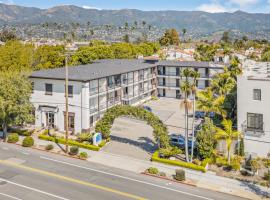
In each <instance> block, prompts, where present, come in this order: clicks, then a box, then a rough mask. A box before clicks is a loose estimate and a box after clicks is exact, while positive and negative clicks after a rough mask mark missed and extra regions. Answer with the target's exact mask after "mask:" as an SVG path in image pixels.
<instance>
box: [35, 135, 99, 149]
mask: <svg viewBox="0 0 270 200" xmlns="http://www.w3.org/2000/svg"><path fill="white" fill-rule="evenodd" d="M38 138H39V139H40V140H46V141H52V142H55V143H59V144H66V140H65V139H63V138H59V137H50V136H48V135H42V134H41V135H39V136H38ZM68 145H71V146H77V147H80V148H83V149H88V150H92V151H99V150H100V147H98V146H94V145H91V144H84V143H80V142H77V141H75V140H70V139H69V140H68Z"/></svg>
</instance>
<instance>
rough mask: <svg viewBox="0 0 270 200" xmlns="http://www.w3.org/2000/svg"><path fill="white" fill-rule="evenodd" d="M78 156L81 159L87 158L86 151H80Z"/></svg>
mask: <svg viewBox="0 0 270 200" xmlns="http://www.w3.org/2000/svg"><path fill="white" fill-rule="evenodd" d="M79 157H80V158H81V159H87V158H88V154H87V153H86V152H81V153H80V154H79Z"/></svg>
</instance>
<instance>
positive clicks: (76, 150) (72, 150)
mask: <svg viewBox="0 0 270 200" xmlns="http://www.w3.org/2000/svg"><path fill="white" fill-rule="evenodd" d="M78 153H79V147H77V146H72V147H70V149H69V154H70V155H72V156H75V155H77V154H78Z"/></svg>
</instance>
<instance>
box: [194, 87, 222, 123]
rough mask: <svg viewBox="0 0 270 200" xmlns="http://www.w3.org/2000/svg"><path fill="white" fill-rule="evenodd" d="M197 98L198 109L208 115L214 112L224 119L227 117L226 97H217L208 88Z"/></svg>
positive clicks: (198, 94)
mask: <svg viewBox="0 0 270 200" xmlns="http://www.w3.org/2000/svg"><path fill="white" fill-rule="evenodd" d="M197 97H198V100H197V108H198V109H199V110H201V111H204V112H206V114H207V115H209V114H210V113H211V112H214V113H216V114H219V115H221V116H222V117H223V118H225V117H226V115H227V113H226V111H225V110H224V109H223V103H224V100H225V96H223V95H220V96H217V95H215V94H214V92H213V91H212V89H211V88H207V89H206V90H203V91H200V92H198V93H197Z"/></svg>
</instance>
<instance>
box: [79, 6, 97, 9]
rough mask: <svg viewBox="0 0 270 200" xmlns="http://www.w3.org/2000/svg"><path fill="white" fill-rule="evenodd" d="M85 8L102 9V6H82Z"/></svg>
mask: <svg viewBox="0 0 270 200" xmlns="http://www.w3.org/2000/svg"><path fill="white" fill-rule="evenodd" d="M82 7H83V8H84V9H96V10H101V9H100V8H97V7H94V6H82Z"/></svg>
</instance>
